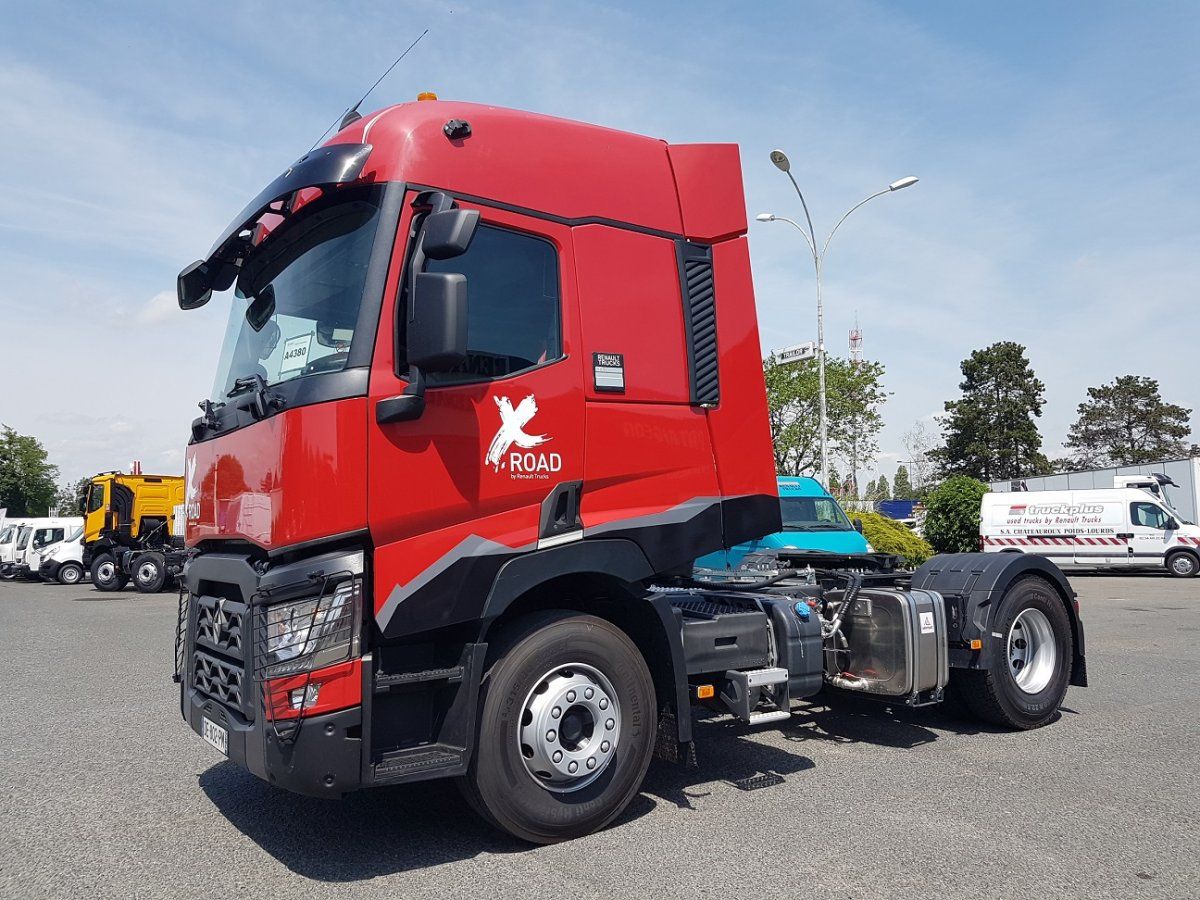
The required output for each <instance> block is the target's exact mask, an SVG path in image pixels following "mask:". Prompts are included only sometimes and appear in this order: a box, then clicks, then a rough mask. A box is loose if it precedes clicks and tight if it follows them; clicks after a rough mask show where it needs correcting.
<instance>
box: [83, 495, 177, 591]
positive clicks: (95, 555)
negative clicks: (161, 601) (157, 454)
mask: <svg viewBox="0 0 1200 900" xmlns="http://www.w3.org/2000/svg"><path fill="white" fill-rule="evenodd" d="M183 502H184V480H183V478H181V477H180V476H178V475H142V474H137V475H126V474H124V473H121V472H102V473H100V474H99V475H96V476H95V477H94V478H92V481H91V484H90V485H88V489H87V493H86V494H85V495H84V497H83V500H82V501H81V503H80V511H81V512H82V513H83V517H84V518H83V536H82V544H83V557H82V560H81V564H82V565H83V567H84V569H85V570H87V571H88V572H89V573H90V575H91V579H92V585H93V586H94V587H95V588H96V589H97V590H100V591H117V590H121V589H122V588H124V587H125V586H126V585H127V584H128V583H129V581H130V579H131V578H132V579H134V580H135V583H136V585H137V587H138V588H139V590H142V589H144V587H145V586H146V585H149V586H150V587H152V589H153V590H155V591H157V590H159V589H161V588H162V587H163V585H164V584H165V583H166V582H167V580H168V578H169V577H170V575H171V574H172V573H171V572H170V571H169V569H170V565H169V562H168V556H169V555H170V554H172V553H177V552H180V551H182V546H181V545H182V541H177V540H176V539H175V537H174V528H175V510H176V507H179V506H181V505H182V504H183ZM177 544H178V545H179V546H177ZM146 554H150V555H149V556H146ZM143 557H145V558H143ZM182 564H183V563H182V555H180V556H179V560H178V564H177V565H176V567H175V568H176V569H181V568H182ZM143 566H144V567H145V569H146V571H145V572H143V571H142V567H143Z"/></svg>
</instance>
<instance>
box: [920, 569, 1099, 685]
mask: <svg viewBox="0 0 1200 900" xmlns="http://www.w3.org/2000/svg"><path fill="white" fill-rule="evenodd" d="M1023 575H1037V576H1038V577H1040V578H1043V579H1045V580H1046V581H1047V582H1049V583H1050V585H1051V586H1052V587H1053V588H1054V589H1055V591H1056V592H1057V593H1058V595H1059V596H1060V597H1061V598H1062V601H1063V606H1064V608H1065V609H1066V610H1067V618H1068V619H1069V620H1070V622H1071V632H1072V636H1073V637H1074V645H1075V656H1074V659H1073V660H1072V664H1071V684H1073V685H1075V686H1077V687H1087V664H1086V661H1085V658H1084V646H1083V637H1084V636H1083V622H1082V621H1080V618H1079V609H1078V604H1077V603H1076V601H1075V591H1074V590H1073V589H1072V588H1071V585H1070V582H1068V581H1067V576H1066V575H1064V574H1063V572H1062V570H1061V569H1059V568H1058V566H1056V565H1054V563H1052V562H1050V561H1049V560H1048V559H1046V558H1044V557H1041V556H1029V555H1026V554H1023V553H945V554H941V555H939V556H935V557H933V558H932V559H930V560H929V561H928V562H926V563H925V564H924V565H922V566H921V567H920V568H919V569H917V570H916V571H915V572H914V573H913V576H912V587H913V588H919V589H925V590H931V591H937V592H938V593H939V594H941V595H942V596H943V597H944V598H945V600H946V624H947V627H948V629H949V640H950V666H951V667H952V668H958V669H979V668H982V667H983V660H982V657H983V653H982V652H981V651H979V650H971V649H970V647H971V641H972V640H975V639H979V640H984V639H986V638H987V637H988V636H989V634H990V632H991V626H992V617H993V614H994V613H993V611H994V610H995V608H996V607H997V606H998V605H999V600H1000V598H1001V597H1003V596H1004V592H1005V591H1006V590H1008V587H1009V585H1010V584H1012V583H1013V582H1014V581H1015V580H1016V579H1018V578H1020V577H1021V576H1023ZM994 601H995V602H994Z"/></svg>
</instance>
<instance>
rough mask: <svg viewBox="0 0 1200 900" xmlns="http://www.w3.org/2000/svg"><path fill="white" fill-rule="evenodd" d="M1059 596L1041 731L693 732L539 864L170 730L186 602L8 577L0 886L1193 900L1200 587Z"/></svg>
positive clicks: (438, 813)
mask: <svg viewBox="0 0 1200 900" xmlns="http://www.w3.org/2000/svg"><path fill="white" fill-rule="evenodd" d="M1074 584H1075V587H1076V589H1077V590H1078V591H1079V593H1080V599H1081V605H1082V610H1083V615H1084V620H1085V623H1086V626H1087V637H1088V647H1087V650H1088V668H1089V671H1090V677H1091V680H1092V687H1091V688H1089V689H1086V690H1085V689H1078V688H1072V689H1071V691H1070V692H1069V694H1068V695H1067V702H1066V706H1065V708H1064V709H1063V711H1062V716H1061V718H1060V719H1059V720H1058V721H1057V722H1055V723H1053V724H1052V725H1051V726H1050V727H1048V728H1044V729H1042V730H1039V731H1036V732H1030V733H1021V734H1015V733H994V732H991V731H989V730H986V729H981V728H979V727H978V726H975V725H972V724H970V723H967V722H963V721H959V720H956V719H954V718H952V717H950V716H948V715H946V714H944V713H942V712H940V711H937V710H918V711H909V710H892V709H889V708H887V707H883V706H880V705H877V704H875V703H872V702H870V701H858V700H840V701H839V702H838V703H837V705H836V706H835V707H833V708H829V707H826V706H824V705H821V704H815V705H812V706H811V707H809V708H808V710H807V711H805V712H800V713H798V714H797V715H795V716H794V717H793V721H792V722H791V723H790V724H789V725H788V727H786V728H785V729H782V730H776V729H771V728H767V729H763V730H757V731H756V730H753V729H750V728H748V727H744V726H740V725H732V724H729V723H728V722H727V721H725V720H712V721H706V722H703V723H701V724H700V726H699V729H698V731H699V735H698V741H699V745H698V750H699V759H700V767H699V769H698V770H685V769H681V768H678V767H675V766H672V765H669V764H666V763H662V762H658V761H655V763H654V764H653V765H652V767H651V770H650V774H649V776H648V778H647V781H646V784H645V786H644V789H643V791H642V793H641V794H640V796H639V797H638V798H637V799H636V800H635V801H634V803H633V805H632V807H631V808H630V809H629V810H628V811H627V812H626V813H625V814H624V815H623V816H622V818H621V819H620V820H618V822H617V824H616V825H614V826H613V827H611V828H609V829H607V830H606V831H604V832H602V833H600V834H596V835H592V836H591V837H588V838H585V839H583V840H579V841H575V842H573V843H568V844H561V845H558V846H554V847H543V848H530V847H527V846H525V845H522V844H519V843H516V842H514V841H512V840H511V839H509V838H507V837H504V836H502V835H500V834H498V833H496V832H493V831H491V830H490V829H489V828H488V827H486V826H484V825H483V824H482V823H480V822H479V821H478V820H477V819H476V818H475V817H474V816H473V814H471V813H470V811H469V810H468V808H467V807H466V805H465V804H464V803H463V802H462V801H461V800H460V799H459V797H458V794H457V792H456V790H455V789H454V787H453V785H451V784H446V783H434V784H426V785H418V786H413V787H407V788H391V789H382V790H379V791H376V792H367V793H363V794H358V795H354V796H351V797H349V798H347V799H346V800H344V801H342V802H340V803H333V802H327V801H320V800H310V799H306V798H301V797H296V796H292V795H289V794H285V793H282V792H280V791H277V790H275V789H274V788H271V787H269V786H268V785H266V784H265V783H263V782H260V781H258V780H257V779H255V778H254V777H253V776H251V775H249V774H248V773H246V772H243V771H241V770H239V769H237V768H236V767H234V766H233V765H232V764H230V763H227V762H224V761H222V760H221V759H220V757H219V756H218V754H217V753H216V751H214V750H212V749H211V748H210V747H209V746H207V745H206V744H205V743H203V742H202V741H201V740H200V738H199V737H197V736H196V735H194V734H193V733H192V732H191V731H189V730H188V729H187V727H186V726H185V725H184V723H183V722H182V720H181V719H180V717H179V712H178V704H177V696H178V695H177V689H176V686H175V685H174V684H172V682H171V666H172V639H173V631H174V624H175V612H176V599H175V597H174V596H173V595H171V594H169V593H164V594H160V595H154V596H141V595H137V594H100V593H98V592H96V591H93V590H92V588H91V587H90V586H89V585H86V584H85V585H77V586H75V587H69V588H68V587H59V586H50V585H41V584H23V583H12V582H6V583H0V684H2V685H3V690H0V829H2V833H3V835H4V840H3V842H2V843H0V896H3V897H43V896H52V897H122V898H125V897H202V896H230V895H244V896H255V897H283V896H286V897H289V898H294V897H324V896H348V895H353V896H355V897H373V896H380V897H384V896H386V897H465V896H519V897H554V898H564V897H575V896H579V897H615V896H634V895H658V896H684V895H686V896H716V897H722V896H730V897H768V896H780V897H782V896H789V897H794V896H799V895H801V894H805V895H809V896H820V897H856V898H857V897H896V896H923V897H931V896H979V897H1044V896H1056V897H1057V896H1078V897H1102V896H1103V897H1184V896H1196V895H1197V893H1200V887H1198V886H1200V815H1198V811H1197V810H1198V806H1200V803H1198V800H1200V775H1198V774H1197V761H1198V760H1200V730H1198V729H1197V725H1196V723H1197V721H1198V720H1200V693H1198V691H1197V685H1198V683H1200V650H1198V649H1197V644H1198V638H1200V581H1196V580H1192V581H1184V580H1178V579H1169V578H1164V577H1154V576H1144V577H1139V578H1131V577H1113V576H1099V575H1097V576H1087V577H1077V578H1075V579H1074ZM756 775H766V776H768V777H767V778H765V779H758V781H759V782H761V783H764V784H765V786H763V787H759V788H757V789H753V790H747V789H746V788H747V787H748V785H746V784H745V783H744V780H745V779H748V778H750V777H751V776H756Z"/></svg>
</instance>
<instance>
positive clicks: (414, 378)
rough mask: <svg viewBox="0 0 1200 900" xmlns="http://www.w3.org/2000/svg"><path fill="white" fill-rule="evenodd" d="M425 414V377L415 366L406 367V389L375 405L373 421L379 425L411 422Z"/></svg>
mask: <svg viewBox="0 0 1200 900" xmlns="http://www.w3.org/2000/svg"><path fill="white" fill-rule="evenodd" d="M424 412H425V375H424V373H423V372H422V371H421V370H420V369H419V368H418V367H417V366H409V367H408V387H406V388H405V389H404V390H403V392H401V393H399V394H397V395H396V396H395V397H387V398H385V399H383V400H380V401H379V402H378V403H377V404H375V421H376V422H378V423H379V424H380V425H387V424H389V423H391V422H411V421H412V420H413V419H419V418H421V416H422V415H423V414H424Z"/></svg>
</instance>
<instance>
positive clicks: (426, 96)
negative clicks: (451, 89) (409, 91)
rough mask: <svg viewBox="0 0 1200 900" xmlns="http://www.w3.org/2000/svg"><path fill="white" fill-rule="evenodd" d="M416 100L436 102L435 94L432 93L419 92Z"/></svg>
mask: <svg viewBox="0 0 1200 900" xmlns="http://www.w3.org/2000/svg"><path fill="white" fill-rule="evenodd" d="M417 99H418V100H436V99H437V94H435V93H434V92H433V91H421V93H419V94H417Z"/></svg>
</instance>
